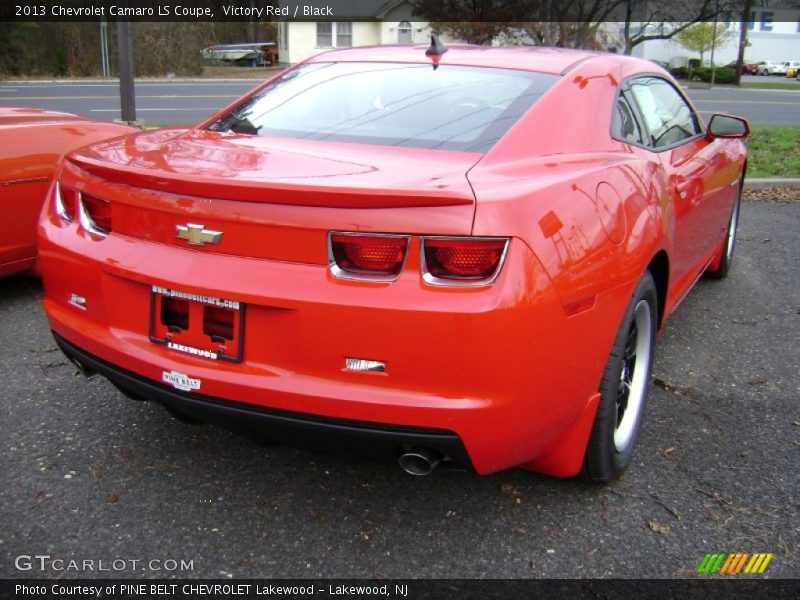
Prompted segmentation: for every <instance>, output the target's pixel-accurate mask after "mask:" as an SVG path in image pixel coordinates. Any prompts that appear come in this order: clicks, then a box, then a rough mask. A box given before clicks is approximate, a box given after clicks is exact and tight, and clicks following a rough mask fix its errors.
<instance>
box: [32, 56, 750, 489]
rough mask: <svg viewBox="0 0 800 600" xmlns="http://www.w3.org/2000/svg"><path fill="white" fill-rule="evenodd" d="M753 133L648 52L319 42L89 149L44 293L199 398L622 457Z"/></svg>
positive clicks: (445, 451) (249, 427) (295, 425)
mask: <svg viewBox="0 0 800 600" xmlns="http://www.w3.org/2000/svg"><path fill="white" fill-rule="evenodd" d="M748 133H749V127H748V124H747V122H746V121H745V120H743V119H740V118H737V117H732V116H727V115H719V114H718V115H714V116H713V117H712V118H711V119H710V120H709V121H708V122H707V123H704V122H703V120H702V119H701V118H700V117H699V116H698V114H697V112H696V110H695V109H694V107H693V106H692V104H691V103H690V102H689V101H688V100H687V98H686V97H685V95H684V94H683V93H682V91H681V90H680V88H679V87H678V86H677V85H676V83H675V82H674V80H673V79H672V78H671V77H670V76H669V75H668V74H667V73H666V72H665V71H663V70H662V69H661V68H660V67H657V66H656V65H654V64H653V63H651V62H648V61H643V60H639V59H635V58H630V57H624V56H616V55H610V54H600V53H592V52H584V51H574V50H557V49H547V48H521V47H520V48H487V47H475V46H452V47H450V48H445V47H444V46H442V45H441V44H439V43H438V41H437V40H434V41H433V43H432V44H431V47H430V48H427V51H426V47H425V46H418V47H375V48H360V49H349V50H335V51H331V52H327V53H323V54H319V55H317V56H315V57H314V58H312V59H310V60H308V61H306V62H304V63H301V64H299V65H297V66H295V67H293V68H291V69H288V70H287V71H284V72H282V73H281V74H279V75H277V76H276V77H274V78H273V79H271V80H270V81H268V82H266V83H265V84H264V85H263V86H261V87H259V88H257V89H256V90H254V91H253V92H251V93H250V94H248V95H247V96H245V97H244V98H242V99H240V100H238V101H236V102H234V103H233V104H231V105H230V106H228V107H227V108H225V109H223V110H222V111H221V112H219V113H218V114H216V115H215V116H213V117H212V118H210V119H209V120H208V121H206V122H204V123H202V124H200V125H199V126H197V127H195V128H191V129H165V130H158V131H150V132H141V133H136V134H134V135H129V136H126V137H123V138H117V139H114V140H111V141H107V142H103V143H99V144H96V145H93V146H91V147H88V148H85V149H82V150H80V151H77V152H74V153H72V154H70V155H69V156H68V157H67V158H66V160H65V161H64V163H63V166H62V168H61V170H60V172H59V174H58V177H57V181H56V183H55V184H54V185H53V187H52V189H51V191H50V196H51V198H50V202H48V203H47V205H46V210H45V211H44V212H43V215H42V219H41V222H40V226H39V234H40V239H39V241H40V255H41V259H40V260H41V272H42V277H43V280H44V288H45V309H46V312H47V316H48V319H49V323H50V326H51V327H52V330H53V334H54V335H55V338H56V341H57V342H58V344H59V346H60V347H61V348H62V350H63V351H64V353H65V354H66V355H67V356H68V357H69V358H70V359H71V360H72V361H73V362H74V363H75V364H76V365H78V367H79V369H81V370H82V371H83V372H84V373H86V374H91V373H94V372H97V373H100V374H102V375H104V376H105V377H107V378H108V379H109V380H111V382H113V383H114V384H115V385H116V386H117V387H118V388H119V389H120V390H122V391H123V393H125V394H126V395H128V396H130V397H133V398H137V399H150V400H157V401H159V402H161V403H162V404H164V405H165V406H166V407H167V408H168V409H169V410H170V412H171V413H172V414H173V415H175V416H177V417H179V418H182V419H191V420H197V421H202V422H212V423H217V424H221V425H223V426H226V427H230V428H234V429H238V430H240V431H243V432H245V433H248V434H258V435H261V436H264V437H265V438H268V439H269V440H272V441H275V442H278V443H284V444H294V445H300V446H305V447H311V448H315V449H320V450H332V451H343V452H348V453H352V454H357V455H366V456H370V457H376V458H384V459H388V460H394V461H398V462H399V464H400V466H401V467H402V468H403V469H404V470H405V471H406V472H408V473H411V474H414V475H424V474H427V473H430V472H431V471H432V470H434V469H435V468H437V467H439V468H450V469H462V470H469V471H473V472H476V473H479V474H487V473H492V472H496V471H499V470H502V469H507V468H510V467H516V466H519V467H523V468H525V469H530V470H534V471H538V472H542V473H547V474H551V475H555V476H559V477H570V476H574V475H577V474H579V473H583V474H584V475H585V476H587V477H588V478H589V479H590V480H592V481H597V482H609V481H611V480H613V479H615V478H616V477H618V476H619V475H620V474H621V473H622V472H623V471H624V470H625V468H626V467H627V466H628V464H629V463H630V460H631V455H632V451H633V448H634V444H635V441H636V438H637V434H638V432H639V428H640V423H641V419H642V415H643V412H644V407H645V401H646V398H647V388H648V383H649V379H650V368H651V364H652V358H653V350H654V345H655V340H656V334H657V331H658V330H659V329H660V328H661V327H662V325H663V323H664V320H665V319H666V318H667V317H668V316H669V315H670V314H671V313H672V311H673V310H674V309H675V308H676V307H677V306H678V304H679V303H680V301H681V300H682V299H683V298H684V296H685V295H686V293H687V292H688V291H689V289H690V288H691V287H692V285H693V284H694V283H695V281H696V280H697V279H698V278H699V277H700V276H701V275H702V274H703V273H706V274H709V275H712V276H715V277H724V276H725V275H726V274H727V272H728V267H729V265H730V262H731V258H732V253H733V249H734V241H735V233H736V223H737V217H738V210H739V194H740V190H741V185H742V178H743V174H744V170H745V158H746V153H745V147H744V144H743V139H744V138H745V137H746V136H747V135H748Z"/></svg>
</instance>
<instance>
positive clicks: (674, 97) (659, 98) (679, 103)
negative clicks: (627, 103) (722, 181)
mask: <svg viewBox="0 0 800 600" xmlns="http://www.w3.org/2000/svg"><path fill="white" fill-rule="evenodd" d="M630 90H631V94H633V97H634V98H635V99H636V103H637V104H638V105H639V110H640V112H641V114H642V118H643V119H644V121H645V123H644V125H645V129H646V130H647V133H648V135H649V136H650V140H649V142H650V145H651V146H653V147H654V148H663V147H665V146H672V145H674V144H677V143H679V142H681V141H682V140H685V139H688V138H692V137H694V136H696V135H697V134H699V133H700V131H701V129H700V122H699V120H698V118H697V115H696V114H695V113H694V111H693V110H692V109H691V108H690V107H689V105H688V104H686V101H685V100H684V99H683V98H682V97H681V95H680V94H679V93H678V91H677V90H676V89H675V88H674V87H672V85H670V84H669V83H667V82H666V81H665V80H663V79H659V78H657V77H640V78H639V79H635V80H633V81H632V82H631V83H630Z"/></svg>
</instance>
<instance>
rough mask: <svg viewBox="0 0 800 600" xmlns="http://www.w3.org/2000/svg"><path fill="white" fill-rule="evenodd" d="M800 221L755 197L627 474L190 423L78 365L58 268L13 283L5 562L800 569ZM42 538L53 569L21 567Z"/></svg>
mask: <svg viewBox="0 0 800 600" xmlns="http://www.w3.org/2000/svg"><path fill="white" fill-rule="evenodd" d="M798 231H800V204H773V203H758V204H748V205H744V206H743V210H742V218H741V225H740V237H739V245H738V248H737V257H736V260H735V263H734V266H733V268H732V271H731V276H730V277H729V278H728V279H727V280H724V281H721V282H712V281H706V280H702V281H700V282H699V284H698V286H697V288H696V289H695V290H694V291H693V292H692V294H691V295H690V296H689V297H688V299H687V300H686V301H685V303H684V304H683V305H682V306H681V307H680V308H679V310H678V312H677V313H676V314H675V315H674V316H673V318H672V319H671V321H670V322H669V323H668V325H667V327H666V329H665V331H664V333H663V335H662V337H661V338H660V340H659V344H658V347H657V351H656V364H655V367H654V377H655V380H654V385H653V388H652V391H651V397H650V404H649V407H648V410H647V414H646V416H645V423H644V425H643V431H642V437H641V439H640V442H639V446H638V447H637V451H636V456H635V458H634V462H633V464H632V466H631V469H630V471H629V472H628V473H627V474H626V476H625V477H624V478H623V479H622V480H620V481H619V482H617V483H616V484H614V485H612V486H609V487H595V486H590V485H587V484H584V483H581V482H578V481H563V480H556V479H551V478H547V477H544V476H539V475H535V474H531V473H528V472H524V471H518V470H513V471H507V472H504V473H500V474H496V475H492V476H488V477H477V476H474V475H467V474H460V473H447V472H437V473H434V474H433V475H432V476H431V477H428V478H424V479H411V478H409V477H408V476H406V475H404V474H403V473H402V472H400V470H399V469H398V468H397V467H396V466H395V465H391V464H383V463H378V464H376V463H353V462H347V461H345V460H342V459H339V458H335V457H329V456H325V455H319V454H313V453H309V452H304V451H300V450H294V449H290V448H281V447H271V448H265V447H261V446H259V445H257V444H255V443H254V442H252V441H250V440H248V439H245V438H242V437H237V436H235V435H233V434H230V433H228V432H226V431H223V430H220V429H215V428H212V427H197V426H188V425H184V424H181V423H179V422H177V421H175V420H173V419H171V418H170V417H169V416H168V415H167V413H166V412H165V411H164V410H163V409H161V408H160V407H159V406H158V405H155V404H148V403H138V402H134V401H131V400H127V399H125V398H123V397H122V396H120V394H119V393H118V392H117V391H116V390H115V389H114V388H113V387H112V386H111V385H110V384H108V383H107V382H106V381H104V380H102V379H101V378H95V379H93V380H91V381H88V382H87V381H85V380H84V379H83V378H82V377H81V376H77V375H76V374H75V369H74V368H73V367H72V366H71V365H70V364H68V363H67V362H66V360H65V359H64V357H63V356H62V355H61V354H60V353H59V352H58V351H56V350H55V345H54V343H53V340H52V338H51V337H50V334H49V331H48V327H47V324H46V321H45V318H44V316H43V314H42V310H41V298H42V289H41V286H40V284H39V283H38V282H37V281H36V280H32V279H28V278H13V279H7V280H2V281H0V339H2V340H3V342H4V343H3V344H2V346H1V347H0V382H2V386H1V387H0V390H1V391H0V397H2V401H1V402H0V471H2V473H3V485H2V486H0V576H2V577H54V576H56V577H57V576H60V575H66V576H68V577H101V576H105V577H108V576H116V577H164V576H167V577H186V576H188V577H208V578H216V577H227V576H232V577H270V578H272V577H296V578H311V577H385V578H404V577H467V578H474V577H477V578H480V577H493V578H504V577H508V578H529V577H567V578H572V577H625V578H633V577H643V578H649V577H668V578H669V577H695V574H694V572H695V569H696V568H697V566H698V564H699V562H700V560H701V559H702V558H703V556H704V554H705V553H706V552H712V551H716V552H751V553H752V552H773V553H774V554H775V556H774V559H773V560H772V562H771V563H770V565H769V568H768V569H767V571H766V573H765V575H766V576H768V577H771V578H778V577H797V576H798V574H800V569H799V568H798V567H799V566H800V555H799V552H800V510H799V508H800V507H799V506H798V505H799V504H800V501H799V499H798V475H797V473H798V467H800V403H798V397H800V375H798V365H800V345H798V338H799V337H800V327H799V326H798V324H799V322H800V293H799V292H798V288H797V282H798V280H799V279H800V244H798ZM36 554H39V555H49V556H50V557H51V558H50V559H47V560H46V561H44V565H43V566H44V569H43V570H42V569H40V568H39V567H40V565H39V564H34V565H33V569H32V570H29V571H20V570H19V569H17V568H16V567H15V562H17V563H18V562H19V561H16V560H15V559H16V557H19V556H20V555H36ZM52 559H63V560H65V561H69V560H78V561H83V560H87V559H88V560H94V561H104V563H105V564H106V565H107V566H108V565H110V564H111V562H112V561H114V560H117V559H123V560H125V561H126V562H125V568H123V569H120V570H115V571H112V572H110V573H109V572H104V573H101V572H98V571H97V570H95V571H91V570H88V571H84V572H74V571H72V572H68V573H64V572H59V571H57V570H56V569H55V568H54V563H52V562H51V561H52ZM133 560H138V561H142V562H139V563H131V562H129V561H133ZM170 560H174V561H177V562H178V563H180V561H181V560H183V561H192V565H191V566H192V568H191V569H190V570H185V571H182V570H180V569H176V570H168V569H166V568H165V567H166V566H167V565H169V566H171V565H172V564H173V563H171V562H168V561H170ZM150 561H159V562H156V563H150ZM94 564H95V568H96V565H97V564H98V563H97V562H95V563H94ZM119 564H121V563H117V565H119ZM23 565H24V563H23ZM154 566H155V567H156V568H153V567H154ZM159 569H160V570H159Z"/></svg>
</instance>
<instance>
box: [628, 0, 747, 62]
mask: <svg viewBox="0 0 800 600" xmlns="http://www.w3.org/2000/svg"><path fill="white" fill-rule="evenodd" d="M623 2H624V10H625V15H624V19H623V21H624V26H623V32H622V37H623V40H624V44H625V48H624V50H623V52H624V53H625V54H628V55H630V54H631V53H632V52H633V49H634V48H635V47H636V46H638V45H639V44H642V43H644V42H647V41H650V40H670V39H672V38H674V37H675V36H677V35H680V34H681V33H682V32H683V31H685V30H686V29H688V28H689V27H691V26H692V25H694V24H695V23H699V22H701V21H708V20H712V19H714V17H715V15H719V14H721V13H723V12H726V11H727V10H729V6H730V4H731V3H735V0H732V1H731V2H728V1H726V0H723V1H720V0H672V1H671V2H669V3H666V2H664V3H662V2H651V1H650V0H623Z"/></svg>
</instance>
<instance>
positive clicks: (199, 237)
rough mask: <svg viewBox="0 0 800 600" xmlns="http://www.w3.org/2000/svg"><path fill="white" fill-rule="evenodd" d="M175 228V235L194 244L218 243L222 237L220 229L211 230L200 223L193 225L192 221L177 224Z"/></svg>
mask: <svg viewBox="0 0 800 600" xmlns="http://www.w3.org/2000/svg"><path fill="white" fill-rule="evenodd" d="M175 229H176V230H177V233H176V234H175V235H177V236H178V237H179V238H181V239H182V240H186V241H187V242H189V243H190V244H194V245H195V246H202V245H204V244H206V243H209V244H219V241H220V240H221V239H222V232H221V231H211V230H210V229H206V228H205V227H203V226H202V225H195V224H194V223H187V224H186V225H178V226H177V227H176V228H175Z"/></svg>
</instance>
